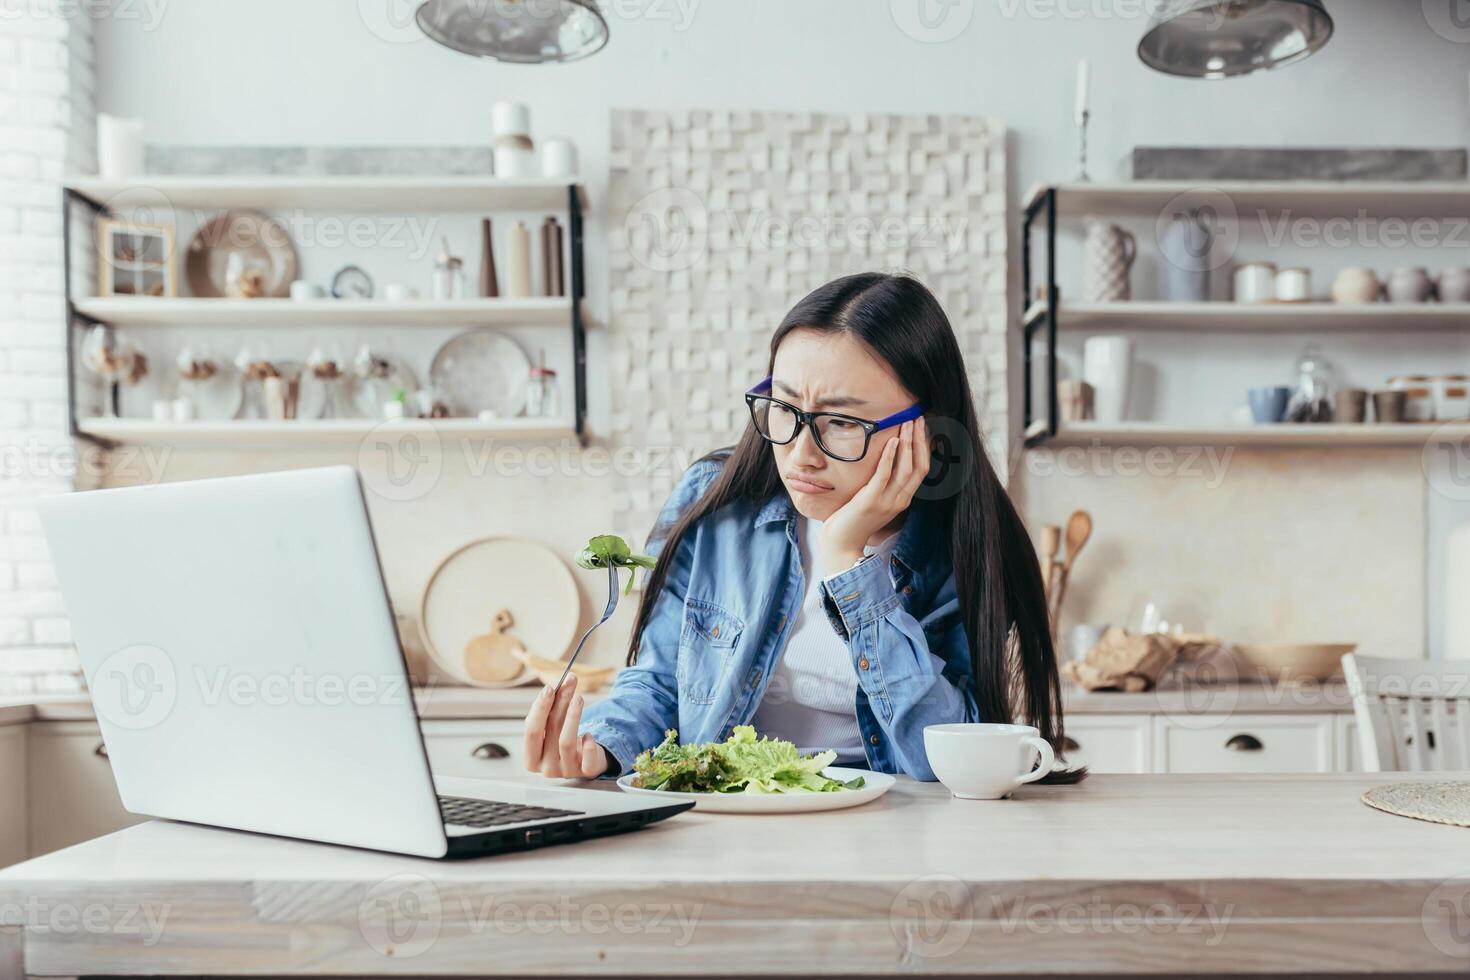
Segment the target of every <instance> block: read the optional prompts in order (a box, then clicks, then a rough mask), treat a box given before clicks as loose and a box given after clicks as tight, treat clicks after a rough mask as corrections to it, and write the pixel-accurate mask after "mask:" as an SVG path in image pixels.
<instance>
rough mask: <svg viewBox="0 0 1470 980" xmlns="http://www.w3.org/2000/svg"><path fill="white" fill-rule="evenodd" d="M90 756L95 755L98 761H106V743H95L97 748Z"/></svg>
mask: <svg viewBox="0 0 1470 980" xmlns="http://www.w3.org/2000/svg"><path fill="white" fill-rule="evenodd" d="M92 754H93V755H95V756H96V757H97V758H99V759H106V758H107V743H106V742H98V743H97V747H96V748H95V749H93V750H92Z"/></svg>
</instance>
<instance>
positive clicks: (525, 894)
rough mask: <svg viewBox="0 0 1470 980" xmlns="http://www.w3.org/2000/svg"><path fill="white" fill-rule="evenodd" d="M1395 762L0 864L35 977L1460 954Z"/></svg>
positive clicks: (1079, 963) (904, 789)
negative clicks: (479, 842) (534, 846)
mask: <svg viewBox="0 0 1470 980" xmlns="http://www.w3.org/2000/svg"><path fill="white" fill-rule="evenodd" d="M1459 775H1460V778H1470V774H1459ZM1406 778H1421V777H1408V776H1405V775H1401V774H1400V775H1387V774H1386V775H1320V776H1318V775H1307V776H1303V775H1292V776H1180V775H1175V776H1126V775H1096V776H1092V777H1090V778H1089V779H1087V780H1086V781H1085V782H1083V783H1082V784H1080V785H1077V786H1028V787H1022V788H1021V789H1020V790H1019V791H1018V792H1017V793H1016V796H1015V798H1014V799H1012V800H1009V801H995V802H978V801H961V800H955V799H952V798H951V797H950V796H949V794H948V792H947V791H946V790H944V788H943V787H942V786H939V785H938V784H932V783H931V784H924V783H915V782H913V781H911V780H907V779H900V781H899V785H898V786H897V787H896V788H895V789H894V790H893V791H892V792H890V793H889V794H888V795H887V796H885V797H884V798H882V799H881V800H879V801H877V802H875V803H872V804H869V805H867V806H863V807H859V808H857V809H853V810H845V811H837V812H832V813H826V814H804V815H790V816H767V817H760V816H733V815H719V814H701V813H699V812H698V811H697V810H695V811H693V812H690V813H687V814H683V815H680V816H678V817H676V818H674V819H672V820H669V821H666V822H664V823H661V824H658V825H655V826H653V827H650V828H648V829H645V830H642V831H638V832H636V833H631V834H624V835H621V836H616V837H610V838H605V839H601V840H596V841H589V842H585V843H581V844H575V845H570V846H563V847H553V848H546V849H542V850H537V851H530V852H523V853H520V854H511V855H503V856H499V857H493V858H486V859H479V860H472V861H461V862H435V861H426V860H421V859H415V858H406V857H398V856H394V855H387V854H379V853H373V852H367V851H358V850H352V849H348V848H340V847H332V846H327V845H317V844H309V843H304V842H299V841H292V840H283V839H278V838H270V837H263V836H256V835H250V834H242V833H236V832H232V831H225V830H218V829H213V828H207V827H198V826H190V825H183V824H173V823H167V822H153V823H147V824H143V825H140V826H137V827H132V828H129V829H127V830H123V831H120V832H118V833H115V834H112V835H109V836H107V837H103V838H100V839H98V840H95V841H90V842H88V843H85V844H80V845H78V846H75V847H72V848H68V849H66V850H64V851H60V852H57V853H55V854H51V855H47V856H44V857H40V858H36V859H34V860H31V861H28V862H25V863H23V864H20V865H16V866H14V867H12V868H9V869H6V870H4V871H0V924H4V923H11V924H13V923H24V924H25V925H26V926H27V928H26V929H25V930H24V933H23V945H24V953H25V956H26V964H27V969H28V970H30V971H31V972H33V973H50V974H77V973H107V972H120V971H119V969H118V968H119V964H120V963H126V964H127V965H128V966H129V967H130V970H132V971H136V970H140V969H141V970H144V971H145V972H157V973H168V972H181V973H186V972H193V973H210V972H221V970H220V967H221V965H222V964H226V963H228V964H229V965H230V970H229V972H249V973H260V974H266V973H270V974H287V973H305V972H323V971H330V972H341V973H353V974H377V973H389V974H400V975H404V974H413V973H426V972H434V973H440V974H469V975H497V974H546V975H558V974H560V975H572V974H579V973H589V972H606V971H623V972H633V973H643V974H708V973H726V974H729V973H741V974H747V973H765V974H773V975H779V974H783V973H784V974H791V975H811V974H821V973H848V974H875V975H882V974H900V973H915V972H917V973H956V972H965V973H998V974H1007V973H1011V974H1015V973H1037V972H1072V971H1083V972H1121V973H1170V974H1181V973H1209V972H1283V973H1286V972H1293V971H1309V972H1316V973H1333V972H1354V971H1360V970H1363V969H1366V968H1369V967H1370V966H1378V967H1382V968H1393V969H1396V970H1411V969H1413V970H1448V971H1458V972H1461V973H1464V972H1466V971H1470V829H1463V828H1457V827H1449V826H1442V825H1438V824H1431V823H1425V822H1422V821H1416V820H1409V819H1405V818H1401V817H1395V816H1392V815H1389V814H1385V813H1382V812H1379V811H1377V810H1373V809H1371V808H1369V807H1367V806H1365V805H1364V804H1362V803H1361V802H1360V801H1359V797H1360V796H1361V794H1362V793H1363V791H1364V790H1365V789H1367V788H1368V787H1370V786H1372V785H1376V784H1378V783H1381V782H1385V781H1392V780H1403V779H1406ZM1423 778H1433V777H1423ZM1440 778H1446V777H1440ZM88 908H91V909H94V910H95V911H94V913H93V914H94V915H95V916H96V917H97V918H96V923H95V927H94V928H82V927H77V928H72V929H69V930H68V929H63V928H59V927H57V926H56V923H55V921H54V919H55V911H56V910H58V909H59V910H62V911H63V912H67V911H68V910H69V911H71V912H73V913H75V914H76V915H77V916H78V917H79V918H80V916H81V913H82V912H83V911H85V909H88ZM129 910H131V912H132V914H131V917H130V919H129V925H130V927H131V928H130V929H126V930H125V929H123V928H122V927H121V925H120V924H119V923H120V922H121V920H122V918H123V917H124V914H125V913H126V912H128V911H129ZM620 917H622V918H620ZM149 922H154V923H157V924H158V928H156V929H152V930H150V928H149V926H148V923H149ZM5 932H6V930H3V929H0V937H3V935H4V934H5ZM11 935H12V943H13V944H14V943H15V942H18V941H19V940H18V939H17V938H15V933H14V931H13V930H12V931H11ZM150 937H151V941H150ZM0 943H3V938H0ZM0 951H3V945H0ZM3 963H4V956H3V955H0V964H3ZM143 964H146V967H145V966H143ZM0 975H3V970H0Z"/></svg>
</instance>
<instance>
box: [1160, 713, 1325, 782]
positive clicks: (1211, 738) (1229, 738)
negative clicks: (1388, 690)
mask: <svg viewBox="0 0 1470 980" xmlns="http://www.w3.org/2000/svg"><path fill="white" fill-rule="evenodd" d="M1335 728H1336V726H1335V724H1334V720H1333V716H1332V715H1325V714H1317V715H1310V714H1303V715H1286V714H1266V715H1245V714H1240V715H1235V714H1227V715H1220V716H1219V717H1218V718H1215V717H1212V716H1208V715H1201V716H1199V717H1198V718H1196V719H1194V720H1193V721H1192V722H1191V723H1189V724H1181V723H1180V722H1177V721H1174V720H1172V719H1170V718H1167V717H1157V718H1155V719H1154V770H1155V771H1156V772H1166V773H1208V772H1221V773H1226V772H1232V773H1273V772H1332V771H1334V769H1335V768H1336V766H1337V752H1336V745H1335V742H1336V731H1335Z"/></svg>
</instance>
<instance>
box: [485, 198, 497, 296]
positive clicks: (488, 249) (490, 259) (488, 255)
mask: <svg viewBox="0 0 1470 980" xmlns="http://www.w3.org/2000/svg"><path fill="white" fill-rule="evenodd" d="M480 295H481V296H484V297H486V298H487V299H490V298H494V297H496V296H499V295H500V280H499V279H498V278H497V277H496V275H495V240H494V238H493V237H492V235H491V227H490V219H489V218H482V219H481V220H480Z"/></svg>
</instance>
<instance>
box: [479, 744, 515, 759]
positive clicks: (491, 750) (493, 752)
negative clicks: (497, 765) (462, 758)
mask: <svg viewBox="0 0 1470 980" xmlns="http://www.w3.org/2000/svg"><path fill="white" fill-rule="evenodd" d="M470 755H472V756H474V757H475V758H476V759H509V758H510V750H509V749H507V748H506V747H505V746H504V745H501V744H500V743H499V742H485V743H484V744H482V745H476V746H475V748H474V750H473V751H472V752H470Z"/></svg>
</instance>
